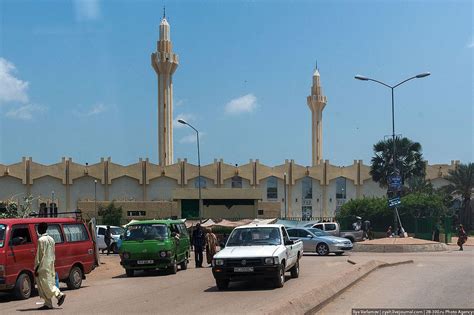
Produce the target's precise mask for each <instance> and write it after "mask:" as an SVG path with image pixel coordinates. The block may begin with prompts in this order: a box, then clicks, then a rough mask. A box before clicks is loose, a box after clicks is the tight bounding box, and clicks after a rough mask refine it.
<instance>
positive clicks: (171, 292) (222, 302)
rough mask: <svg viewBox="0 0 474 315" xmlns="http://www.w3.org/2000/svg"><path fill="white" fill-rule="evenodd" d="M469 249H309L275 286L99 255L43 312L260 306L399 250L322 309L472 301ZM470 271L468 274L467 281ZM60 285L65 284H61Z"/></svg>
mask: <svg viewBox="0 0 474 315" xmlns="http://www.w3.org/2000/svg"><path fill="white" fill-rule="evenodd" d="M473 254H474V252H473V248H471V249H469V250H466V251H465V252H462V253H460V252H456V251H452V252H444V253H419V254H413V253H401V254H394V253H390V254H384V253H380V254H378V253H377V254H372V253H370V254H369V253H349V254H348V255H344V256H340V257H339V256H334V255H330V256H326V257H319V256H315V255H312V254H310V255H305V256H304V257H303V258H302V260H301V264H300V266H301V273H300V277H299V278H298V279H290V278H289V274H288V276H287V281H286V283H285V286H284V287H283V288H281V289H274V288H273V287H272V286H271V284H269V283H266V282H263V283H258V282H238V283H231V285H230V288H229V290H228V291H223V292H222V291H218V290H217V288H216V287H215V282H214V278H213V276H212V272H211V269H210V268H199V269H196V268H194V266H193V262H191V263H190V266H189V269H188V270H185V271H179V272H178V274H177V275H168V274H166V273H164V272H149V273H140V274H138V275H137V276H136V277H133V278H127V277H126V276H125V275H124V270H123V269H122V267H121V266H120V265H119V258H118V256H109V257H104V256H102V265H101V266H100V267H99V268H97V269H96V270H94V271H93V272H92V273H91V274H90V275H88V278H87V280H85V281H84V282H83V287H82V288H81V289H79V290H74V291H66V290H64V292H65V293H66V294H67V298H66V302H65V303H64V304H63V305H62V306H61V308H58V309H56V310H55V311H47V312H45V313H48V312H49V313H51V312H53V313H67V314H78V313H93V314H98V313H99V314H117V313H119V314H122V313H134V314H144V313H153V314H183V313H184V314H186V313H202V314H262V313H265V312H266V311H268V310H269V309H274V308H275V306H278V305H282V304H283V303H285V302H287V301H288V300H291V299H294V298H296V297H299V296H301V294H302V293H304V292H306V291H309V290H311V289H313V288H314V287H316V286H320V287H321V288H324V287H325V283H326V282H329V281H330V280H332V279H334V277H336V276H337V275H340V274H342V273H343V272H345V271H348V270H350V268H355V267H356V266H357V264H362V263H365V262H367V261H370V260H372V259H377V260H382V261H387V262H390V261H391V260H392V261H393V260H395V259H400V257H402V258H404V259H413V260H414V261H415V263H414V264H409V265H400V266H397V267H388V268H385V269H381V270H377V271H375V272H373V273H372V274H370V275H369V276H368V277H367V278H365V279H364V280H362V281H363V282H362V283H366V282H367V281H370V279H371V277H374V276H375V277H377V278H375V280H374V281H373V282H369V284H365V285H364V286H363V287H362V288H361V289H354V288H356V287H357V285H356V286H354V287H352V289H350V290H353V291H354V294H355V296H356V298H357V299H360V301H359V300H357V299H356V300H355V301H352V300H351V299H350V298H349V297H347V298H346V297H344V298H343V296H344V295H342V296H341V297H340V298H343V299H341V301H340V302H332V303H330V304H328V305H327V306H326V307H325V308H324V309H323V310H322V311H324V312H325V314H344V313H348V312H349V313H350V309H351V308H352V307H356V306H360V307H369V306H372V305H373V306H374V307H381V306H385V307H392V306H393V307H405V306H407V307H409V306H410V305H411V304H409V303H408V302H410V301H413V302H416V301H417V300H420V299H421V298H420V297H424V296H427V295H428V294H427V292H430V293H429V294H435V295H436V296H437V297H432V296H429V297H428V298H426V299H425V301H426V303H424V304H420V302H418V304H419V305H424V306H430V305H431V306H439V305H446V306H452V307H461V306H462V305H465V306H469V303H471V306H470V307H472V303H473V302H466V303H468V304H459V303H461V302H462V301H464V300H467V296H469V294H470V293H472V292H474V291H473V287H472V279H474V272H473V271H474V270H473V266H474V265H473V262H474V256H473ZM348 259H350V260H351V261H353V262H356V265H352V264H350V263H348V262H347V260H348ZM379 275H381V276H380V277H379ZM469 277H470V282H469V283H468V284H466V281H468V280H467V279H469ZM387 283H389V284H390V286H389V287H390V289H387ZM61 289H65V286H64V285H63V284H62V285H61ZM369 290H370V291H369ZM405 291H406V292H405ZM432 292H435V293H432ZM350 293H351V291H347V293H344V294H350ZM457 295H460V296H461V297H457ZM471 295H472V294H471ZM463 297H464V298H463ZM410 298H411V299H412V300H410ZM40 301H41V300H40V299H39V297H38V296H34V297H32V298H30V299H29V300H25V301H16V300H13V299H12V297H11V296H9V295H6V294H0V313H2V314H11V313H18V312H29V311H35V314H41V313H43V312H38V311H36V308H37V307H38V305H37V304H36V303H38V302H40ZM336 301H338V300H336ZM347 301H350V302H347ZM357 301H359V302H357ZM440 301H441V302H442V301H453V303H451V304H446V303H441V302H440ZM369 302H371V303H369ZM406 303H408V304H406ZM436 303H438V304H436ZM333 304H337V305H341V307H342V308H336V309H334V308H331V307H332V306H333ZM458 304H459V305H458ZM343 305H345V306H343ZM413 305H415V304H413Z"/></svg>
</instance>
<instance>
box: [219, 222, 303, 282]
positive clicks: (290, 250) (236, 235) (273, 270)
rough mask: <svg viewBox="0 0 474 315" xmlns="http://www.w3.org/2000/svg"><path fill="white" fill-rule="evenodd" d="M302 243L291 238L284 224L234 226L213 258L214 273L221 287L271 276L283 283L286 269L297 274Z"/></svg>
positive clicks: (270, 277) (292, 273) (274, 280)
mask: <svg viewBox="0 0 474 315" xmlns="http://www.w3.org/2000/svg"><path fill="white" fill-rule="evenodd" d="M302 256H303V243H302V242H301V241H298V240H296V241H293V240H291V239H290V237H289V235H288V233H287V231H286V229H285V227H284V226H283V225H281V224H262V225H259V224H251V225H244V226H240V227H237V228H235V229H234V230H233V231H232V233H231V234H230V236H229V238H228V240H227V243H226V245H225V247H224V249H222V250H221V251H219V252H218V253H217V254H216V255H214V257H213V260H212V274H213V276H214V279H215V280H216V285H217V288H218V289H219V290H225V289H227V288H228V286H229V282H231V281H240V280H248V279H255V278H264V279H270V280H272V281H273V284H274V286H275V287H277V288H281V287H283V285H284V283H285V273H286V272H287V271H290V272H291V276H292V277H293V278H298V276H299V272H300V265H299V260H300V258H301V257H302Z"/></svg>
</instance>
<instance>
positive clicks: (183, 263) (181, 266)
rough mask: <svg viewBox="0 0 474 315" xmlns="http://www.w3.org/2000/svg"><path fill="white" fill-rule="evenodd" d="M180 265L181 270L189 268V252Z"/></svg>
mask: <svg viewBox="0 0 474 315" xmlns="http://www.w3.org/2000/svg"><path fill="white" fill-rule="evenodd" d="M179 267H180V268H181V270H186V269H188V254H186V257H185V258H184V260H183V261H182V262H181V263H180V264H179Z"/></svg>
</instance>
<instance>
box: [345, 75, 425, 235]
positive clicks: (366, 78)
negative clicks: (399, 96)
mask: <svg viewBox="0 0 474 315" xmlns="http://www.w3.org/2000/svg"><path fill="white" fill-rule="evenodd" d="M430 74H431V73H429V72H423V73H420V74H417V75H415V76H413V77H410V78H408V79H405V80H403V81H401V82H400V83H397V84H395V85H393V86H391V85H388V84H386V83H384V82H381V81H378V80H375V79H371V78H368V77H365V76H362V75H356V76H355V77H354V78H355V79H357V80H361V81H373V82H376V83H379V84H381V85H383V86H386V87H388V88H389V89H390V90H391V92H392V142H393V149H392V150H393V151H392V160H393V174H394V175H398V174H399V171H398V168H397V162H396V146H395V97H394V90H395V88H396V87H398V86H400V85H402V84H403V83H405V82H407V81H410V80H413V79H420V78H424V77H427V76H429V75H430ZM399 220H400V217H399V215H398V209H397V207H396V206H395V209H394V227H395V231H397V230H398V221H399ZM400 227H401V229H402V233H403V232H404V231H403V227H402V226H401V222H400Z"/></svg>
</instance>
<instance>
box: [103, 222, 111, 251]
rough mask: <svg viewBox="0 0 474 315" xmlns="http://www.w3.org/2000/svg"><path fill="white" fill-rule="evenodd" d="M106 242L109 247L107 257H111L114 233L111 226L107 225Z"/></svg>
mask: <svg viewBox="0 0 474 315" xmlns="http://www.w3.org/2000/svg"><path fill="white" fill-rule="evenodd" d="M104 242H105V245H107V256H109V253H110V244H111V243H112V232H111V231H110V225H107V229H106V230H105V235H104Z"/></svg>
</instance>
